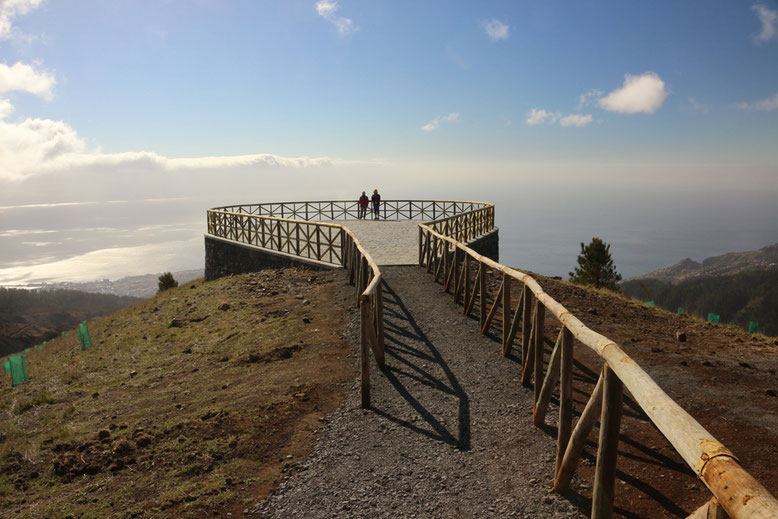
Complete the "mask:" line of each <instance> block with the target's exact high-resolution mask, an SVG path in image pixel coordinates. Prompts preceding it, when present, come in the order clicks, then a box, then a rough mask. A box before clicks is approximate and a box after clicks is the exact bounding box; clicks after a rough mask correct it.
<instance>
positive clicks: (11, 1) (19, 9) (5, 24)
mask: <svg viewBox="0 0 778 519" xmlns="http://www.w3.org/2000/svg"><path fill="white" fill-rule="evenodd" d="M42 2H43V0H0V39H6V38H8V37H10V36H11V22H12V21H13V19H14V18H15V17H16V16H18V15H22V14H26V13H28V12H30V11H31V10H33V9H35V8H36V7H38V6H39V5H40V4H41V3H42Z"/></svg>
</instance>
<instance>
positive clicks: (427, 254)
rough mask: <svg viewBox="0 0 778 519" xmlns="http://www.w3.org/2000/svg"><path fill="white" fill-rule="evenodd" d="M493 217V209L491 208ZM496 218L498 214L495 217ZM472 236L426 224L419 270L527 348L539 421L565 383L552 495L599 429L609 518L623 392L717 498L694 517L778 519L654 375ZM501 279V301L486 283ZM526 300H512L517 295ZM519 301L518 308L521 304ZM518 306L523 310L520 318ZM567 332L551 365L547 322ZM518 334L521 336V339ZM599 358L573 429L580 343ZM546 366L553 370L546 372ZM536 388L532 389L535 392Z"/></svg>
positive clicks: (601, 510)
mask: <svg viewBox="0 0 778 519" xmlns="http://www.w3.org/2000/svg"><path fill="white" fill-rule="evenodd" d="M492 211H493V208H492ZM492 217H493V213H492ZM468 228H473V224H472V223H471V222H470V221H469V220H468V215H467V213H465V214H462V215H457V216H454V217H453V218H452V217H446V218H443V219H440V220H437V221H434V222H426V223H423V224H420V225H419V265H420V266H422V267H425V268H426V270H427V272H428V273H430V274H432V275H433V280H434V282H436V283H438V282H440V283H442V284H443V289H444V290H445V291H446V292H450V293H451V295H452V297H453V299H454V300H455V301H459V300H460V299H461V300H462V303H463V311H464V313H465V314H466V315H470V314H471V313H472V312H473V309H474V307H475V304H476V302H477V303H478V307H479V312H480V315H479V318H480V319H479V324H480V328H481V333H487V332H488V331H489V330H490V328H491V327H493V326H496V324H495V322H496V321H495V318H496V316H497V314H498V310H501V315H502V318H501V320H500V322H501V323H500V325H499V332H500V336H501V339H502V354H503V355H509V354H510V352H511V350H512V348H513V347H514V344H516V345H517V347H519V348H520V350H517V354H518V353H520V356H521V366H522V368H521V370H522V372H521V382H522V383H523V384H525V385H530V384H531V383H532V385H533V387H534V402H535V405H534V409H533V422H534V424H535V425H537V426H541V425H543V424H544V422H545V416H546V413H547V410H548V405H549V402H550V400H551V396H552V392H553V391H554V389H555V387H556V385H557V383H558V384H559V402H560V405H559V426H558V432H557V442H556V464H555V478H554V487H553V488H554V490H556V491H557V492H563V491H565V490H566V489H567V488H569V485H570V481H571V479H572V476H573V472H574V470H575V467H576V464H577V462H578V460H579V459H580V457H581V452H582V451H583V448H584V445H585V443H586V441H587V437H588V436H589V433H590V432H591V430H592V428H593V427H594V425H595V423H596V422H598V421H599V422H600V424H601V426H600V432H599V440H598V450H597V463H596V467H595V481H594V489H593V497H592V512H591V517H593V518H597V519H599V518H606V517H611V515H612V511H613V499H614V486H615V470H616V458H617V451H618V441H619V428H620V421H621V409H622V393H623V388H626V389H628V390H629V392H630V393H631V394H632V396H633V398H634V399H635V401H636V402H637V403H638V405H640V407H641V408H642V409H643V411H644V412H645V413H646V415H647V416H648V417H649V419H650V420H651V421H652V422H653V424H654V425H655V426H656V427H657V428H658V429H659V431H660V432H661V433H662V434H663V435H664V436H665V438H666V439H667V440H668V441H669V442H670V444H671V445H672V446H673V448H674V449H675V450H676V451H677V452H678V453H679V454H680V455H681V457H682V458H683V459H684V461H685V462H686V463H687V465H689V467H691V468H692V470H694V472H695V473H696V474H697V475H698V477H699V478H700V479H701V480H702V481H703V482H704V483H705V484H706V485H707V487H708V488H709V489H710V490H711V492H712V493H713V498H712V499H711V501H709V502H708V503H705V504H704V505H703V506H702V507H701V508H700V509H699V510H697V511H696V512H695V513H694V514H692V515H691V516H690V517H719V518H723V517H726V516H727V514H728V516H729V517H732V518H735V519H740V518H768V517H771V518H776V517H778V500H776V499H775V497H773V496H772V495H771V494H770V493H769V492H768V491H767V490H766V489H765V488H764V487H763V486H762V485H761V484H759V483H758V482H757V481H756V480H755V479H754V478H753V477H752V476H751V475H750V474H748V472H746V471H745V470H744V469H743V468H742V467H741V466H740V464H739V463H738V461H737V458H735V456H734V454H732V452H730V451H729V450H728V449H727V448H726V447H725V446H724V445H722V444H721V443H720V442H719V441H718V440H716V438H714V437H713V436H712V435H711V434H710V433H709V432H708V431H707V430H705V428H703V427H702V425H700V424H699V423H698V422H697V421H696V420H695V419H694V418H692V417H691V415H689V414H688V413H687V412H686V411H685V410H684V409H683V408H681V407H680V406H679V405H678V404H677V403H676V402H675V401H673V400H672V399H671V398H670V397H669V396H667V394H666V393H665V392H664V391H663V390H662V388H660V387H659V386H658V385H657V384H656V382H654V380H652V379H651V377H649V376H648V374H647V373H646V372H645V371H643V369H642V368H641V367H640V366H639V365H638V364H637V363H636V362H635V361H634V360H633V359H631V358H630V357H629V356H628V355H627V354H626V353H624V352H623V351H622V349H621V348H620V347H619V346H618V345H617V344H616V343H615V342H614V341H612V340H610V339H608V338H607V337H605V336H603V335H600V334H599V333H596V332H594V331H593V330H590V329H589V328H587V327H586V326H585V325H584V324H583V323H582V322H581V321H580V320H579V319H578V318H576V317H575V316H574V315H573V314H571V313H570V312H569V311H567V310H566V309H565V308H564V307H563V306H562V305H561V304H559V303H558V302H557V301H555V300H554V299H553V298H552V297H551V296H549V295H548V294H546V293H545V292H544V291H543V288H542V287H541V286H540V285H539V284H538V283H537V281H535V279H533V278H532V277H531V276H530V275H528V274H526V273H523V272H520V271H518V270H514V269H512V268H509V267H506V266H504V265H501V264H499V263H497V262H495V261H492V260H491V259H489V258H487V257H485V256H481V255H479V254H478V253H476V252H475V251H473V250H472V249H470V248H468V247H467V246H466V245H465V244H464V243H462V241H466V240H471V239H472V235H471V234H470V233H469V231H466V230H465V229H468ZM489 273H491V274H492V275H495V276H497V277H498V280H499V282H500V287H499V289H498V291H497V293H496V294H495V295H494V296H491V295H490V294H489V293H488V290H487V282H486V276H487V275H488V274H489ZM514 285H515V286H519V287H521V290H520V293H518V294H515V296H514V294H513V293H512V290H513V287H514ZM514 297H515V299H514ZM512 300H515V301H517V303H516V306H515V309H514V307H513V306H512ZM547 313H548V314H550V315H551V316H553V317H554V318H555V319H556V320H558V321H559V324H560V326H561V329H560V332H559V335H558V337H557V339H556V342H555V344H554V347H553V349H552V351H551V354H550V356H549V357H548V358H546V354H545V348H544V342H545V334H544V329H547V327H546V323H545V317H546V314H547ZM519 332H520V333H519ZM576 340H577V341H578V342H580V343H581V344H583V345H584V346H586V347H588V348H589V349H591V350H592V351H594V352H595V353H596V354H597V355H599V357H600V358H601V359H602V361H603V367H602V373H601V374H600V378H599V380H598V382H597V384H596V385H595V387H594V390H593V391H592V394H591V396H590V398H589V401H588V403H587V404H586V407H585V408H584V410H583V413H582V415H581V417H580V418H579V419H578V422H577V423H576V424H575V426H573V407H572V380H573V378H572V377H573V376H572V366H573V346H574V342H575V341H576ZM546 362H547V365H548V369H547V370H546V371H545V373H544V371H543V368H544V364H545V363H546ZM533 381H534V383H533Z"/></svg>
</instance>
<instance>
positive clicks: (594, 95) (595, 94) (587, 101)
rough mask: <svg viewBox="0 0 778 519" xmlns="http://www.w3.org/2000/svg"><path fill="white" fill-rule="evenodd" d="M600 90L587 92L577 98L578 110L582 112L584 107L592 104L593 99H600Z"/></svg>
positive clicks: (601, 92)
mask: <svg viewBox="0 0 778 519" xmlns="http://www.w3.org/2000/svg"><path fill="white" fill-rule="evenodd" d="M602 94H603V91H602V90H597V89H594V90H589V91H588V92H584V93H583V94H581V95H580V96H578V109H579V110H582V109H583V108H584V107H585V106H589V105H591V104H592V103H594V101H595V99H599V98H600V97H602Z"/></svg>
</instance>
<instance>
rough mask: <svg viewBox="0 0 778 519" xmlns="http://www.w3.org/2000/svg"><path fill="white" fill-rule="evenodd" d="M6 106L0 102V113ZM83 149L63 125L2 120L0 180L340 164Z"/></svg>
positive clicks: (266, 156) (47, 121) (306, 159)
mask: <svg viewBox="0 0 778 519" xmlns="http://www.w3.org/2000/svg"><path fill="white" fill-rule="evenodd" d="M3 106H5V105H4V104H3V102H0V110H2V107H3ZM85 148H86V146H85V143H84V141H83V140H82V139H81V138H79V136H78V134H77V133H76V131H75V130H74V129H73V128H71V127H70V126H69V125H68V124H66V123H64V122H62V121H52V120H50V119H30V118H27V119H25V120H24V121H22V122H18V123H10V122H6V121H2V120H0V157H2V163H3V167H2V168H0V180H11V181H20V180H24V179H26V178H28V177H32V176H36V175H40V174H45V173H48V172H51V171H61V170H75V169H83V168H89V167H103V168H123V169H136V170H144V169H148V170H152V171H159V170H162V171H186V170H204V169H214V170H217V169H219V168H233V167H243V166H268V167H273V166H278V167H288V168H308V167H319V166H326V165H331V164H333V163H336V162H338V161H335V160H332V159H329V158H327V157H319V158H310V157H293V158H288V157H281V156H278V155H272V154H269V153H264V154H255V155H237V156H224V157H192V158H174V159H171V158H167V157H164V156H161V155H158V154H156V153H151V152H128V153H113V154H103V153H87V152H85ZM339 163H343V162H342V161H340V162H339Z"/></svg>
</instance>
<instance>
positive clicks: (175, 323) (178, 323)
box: [167, 319, 184, 328]
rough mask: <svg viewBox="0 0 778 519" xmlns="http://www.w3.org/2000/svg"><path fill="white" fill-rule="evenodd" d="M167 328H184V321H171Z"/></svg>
mask: <svg viewBox="0 0 778 519" xmlns="http://www.w3.org/2000/svg"><path fill="white" fill-rule="evenodd" d="M167 327H168V328H183V327H184V320H183V319H171V320H170V322H169V323H168V325H167Z"/></svg>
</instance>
